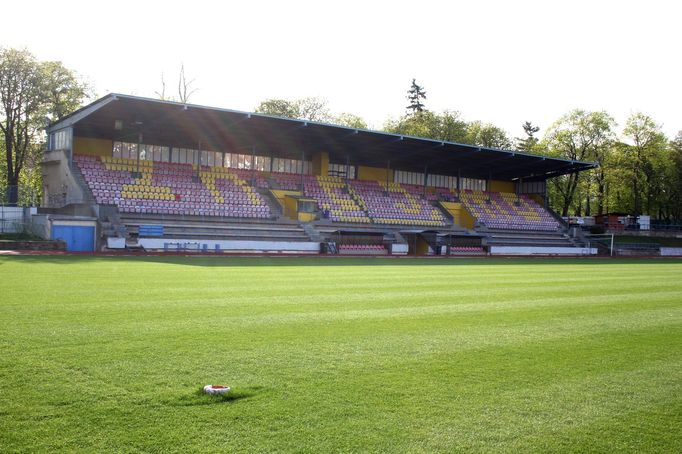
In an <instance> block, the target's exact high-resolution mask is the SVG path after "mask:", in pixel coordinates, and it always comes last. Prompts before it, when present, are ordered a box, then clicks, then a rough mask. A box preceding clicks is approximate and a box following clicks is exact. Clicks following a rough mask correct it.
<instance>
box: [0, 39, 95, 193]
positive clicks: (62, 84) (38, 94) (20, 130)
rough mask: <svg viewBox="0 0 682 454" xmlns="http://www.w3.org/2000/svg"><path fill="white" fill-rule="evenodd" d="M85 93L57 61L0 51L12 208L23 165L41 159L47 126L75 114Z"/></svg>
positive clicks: (1, 123) (0, 100)
mask: <svg viewBox="0 0 682 454" xmlns="http://www.w3.org/2000/svg"><path fill="white" fill-rule="evenodd" d="M89 91H90V90H89V88H88V86H87V85H86V84H85V83H83V82H81V81H80V80H79V78H78V77H77V76H76V74H75V73H73V71H71V70H68V69H66V68H65V67H64V66H63V65H62V64H61V63H60V62H39V61H37V60H36V58H35V57H34V56H33V55H32V54H31V53H30V52H28V51H27V50H17V49H6V48H0V135H1V136H2V141H3V146H2V148H3V150H2V151H3V152H4V156H5V160H4V166H3V167H4V168H3V170H4V172H5V184H6V191H7V201H8V203H9V204H10V205H16V204H17V202H18V201H19V191H18V188H19V183H20V179H21V176H22V173H23V171H24V166H25V165H26V164H27V163H28V164H30V165H32V166H37V165H38V163H39V161H40V156H39V154H40V150H41V141H42V139H43V137H44V134H43V128H44V127H45V126H46V123H47V122H50V121H56V120H59V119H60V118H62V117H64V116H65V115H68V114H69V113H71V112H73V111H74V110H76V109H77V108H78V107H80V105H81V104H82V102H83V100H84V99H85V98H86V97H87V96H88V94H89ZM29 180H30V181H35V178H29ZM38 184H39V180H38Z"/></svg>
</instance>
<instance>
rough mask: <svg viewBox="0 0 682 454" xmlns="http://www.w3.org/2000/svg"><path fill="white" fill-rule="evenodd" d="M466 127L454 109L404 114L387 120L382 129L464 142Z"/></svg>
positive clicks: (395, 132) (394, 132)
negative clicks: (441, 111) (439, 112)
mask: <svg viewBox="0 0 682 454" xmlns="http://www.w3.org/2000/svg"><path fill="white" fill-rule="evenodd" d="M467 128H468V125H467V123H466V122H465V121H464V120H462V118H461V117H460V114H459V112H456V111H445V112H443V113H441V114H437V113H435V112H431V111H428V110H425V111H423V112H420V113H417V114H414V115H410V114H408V115H404V116H402V117H400V118H399V119H397V120H388V121H387V122H386V124H385V125H384V130H385V131H386V132H390V133H393V134H402V135H406V136H416V137H426V138H428V139H434V140H444V141H447V142H458V143H465V142H466V138H467Z"/></svg>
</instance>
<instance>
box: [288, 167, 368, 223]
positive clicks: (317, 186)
mask: <svg viewBox="0 0 682 454" xmlns="http://www.w3.org/2000/svg"><path fill="white" fill-rule="evenodd" d="M299 178H300V175H299ZM303 193H304V194H305V195H306V196H308V197H312V198H314V199H315V200H317V205H318V207H319V208H320V210H322V211H325V210H328V211H329V219H331V220H332V221H335V222H358V223H369V222H370V220H369V218H368V217H367V213H365V211H364V210H363V209H362V208H361V207H360V206H359V205H358V203H357V202H356V201H355V200H354V199H353V198H352V197H351V195H350V194H349V193H348V192H347V191H346V189H345V183H344V182H343V180H342V179H341V178H339V177H329V176H317V177H314V176H312V177H306V178H305V180H304V183H303Z"/></svg>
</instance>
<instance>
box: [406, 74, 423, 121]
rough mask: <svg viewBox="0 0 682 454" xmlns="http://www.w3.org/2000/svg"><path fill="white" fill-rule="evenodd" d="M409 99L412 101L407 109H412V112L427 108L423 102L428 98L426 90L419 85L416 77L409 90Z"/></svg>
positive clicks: (419, 111)
mask: <svg viewBox="0 0 682 454" xmlns="http://www.w3.org/2000/svg"><path fill="white" fill-rule="evenodd" d="M407 100H408V101H409V102H410V105H409V106H407V110H408V111H412V112H411V113H412V114H416V113H421V112H423V111H424V110H426V108H425V107H424V103H422V100H426V92H425V91H424V87H422V86H420V85H417V82H416V79H412V85H411V86H410V89H409V90H407Z"/></svg>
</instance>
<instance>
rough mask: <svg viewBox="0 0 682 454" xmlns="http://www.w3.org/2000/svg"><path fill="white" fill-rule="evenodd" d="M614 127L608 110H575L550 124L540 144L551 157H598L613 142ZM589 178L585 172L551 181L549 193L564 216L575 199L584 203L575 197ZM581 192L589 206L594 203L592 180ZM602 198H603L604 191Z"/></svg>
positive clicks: (579, 202)
mask: <svg viewBox="0 0 682 454" xmlns="http://www.w3.org/2000/svg"><path fill="white" fill-rule="evenodd" d="M614 126H615V122H614V120H613V118H612V117H611V116H610V115H609V114H607V113H606V112H603V111H602V112H588V111H585V110H581V109H576V110H573V111H571V112H569V113H568V114H566V115H564V116H563V117H561V118H560V119H559V120H557V121H556V122H555V123H554V124H553V125H552V126H550V128H549V129H548V130H547V132H546V134H545V137H544V140H543V143H542V144H541V146H542V148H544V149H545V150H546V152H547V154H548V155H550V156H554V157H558V158H564V159H570V160H574V161H589V160H595V159H598V155H599V154H600V152H602V151H603V150H605V148H606V147H608V146H609V144H611V143H612V139H613V127H614ZM583 174H584V172H583ZM587 178H588V177H587V176H586V175H582V174H579V173H572V174H569V175H563V176H561V177H557V178H552V179H551V180H550V185H549V189H550V196H551V199H552V202H555V206H556V207H557V208H558V209H559V210H560V212H561V215H562V216H568V212H569V209H570V208H571V207H572V206H574V201H577V202H578V203H577V205H576V206H577V207H580V206H581V202H582V200H580V198H578V199H577V200H574V198H575V196H576V192H577V191H578V188H579V183H581V182H582V181H583V180H584V179H587ZM578 193H579V194H581V195H582V196H584V197H586V198H587V204H588V205H589V204H590V203H591V202H590V200H591V184H590V181H589V180H587V182H586V183H585V187H584V190H581V191H578ZM601 197H602V200H603V194H602V196H601ZM578 211H579V208H578Z"/></svg>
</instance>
